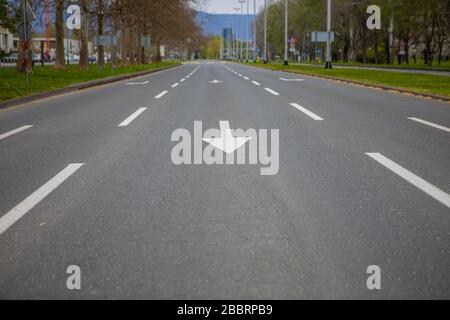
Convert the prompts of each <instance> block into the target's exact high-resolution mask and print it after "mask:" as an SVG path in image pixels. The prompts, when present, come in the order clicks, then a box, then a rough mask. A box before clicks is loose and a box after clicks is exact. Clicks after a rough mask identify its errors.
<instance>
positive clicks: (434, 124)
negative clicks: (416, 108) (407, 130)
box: [408, 117, 450, 132]
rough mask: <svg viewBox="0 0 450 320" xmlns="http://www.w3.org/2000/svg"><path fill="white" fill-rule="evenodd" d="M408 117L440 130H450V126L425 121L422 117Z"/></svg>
mask: <svg viewBox="0 0 450 320" xmlns="http://www.w3.org/2000/svg"><path fill="white" fill-rule="evenodd" d="M408 119H409V120H411V121H415V122H418V123H421V124H424V125H427V126H430V127H433V128H436V129H440V130H443V131H446V132H450V128H447V127H444V126H441V125H439V124H436V123H433V122H429V121H425V120H422V119H419V118H414V117H411V118H408Z"/></svg>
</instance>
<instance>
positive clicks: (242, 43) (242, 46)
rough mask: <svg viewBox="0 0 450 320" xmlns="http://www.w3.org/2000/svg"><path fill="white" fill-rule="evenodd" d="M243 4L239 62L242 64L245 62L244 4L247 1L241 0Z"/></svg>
mask: <svg viewBox="0 0 450 320" xmlns="http://www.w3.org/2000/svg"><path fill="white" fill-rule="evenodd" d="M238 2H239V3H240V4H241V18H240V22H241V30H240V31H241V46H240V54H239V58H240V59H239V60H240V61H241V62H242V61H243V60H244V42H243V41H242V36H243V35H244V21H243V20H244V19H243V17H244V3H245V0H239V1H238Z"/></svg>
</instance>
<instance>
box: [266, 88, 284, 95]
mask: <svg viewBox="0 0 450 320" xmlns="http://www.w3.org/2000/svg"><path fill="white" fill-rule="evenodd" d="M264 90H266V91H267V92H270V93H271V94H273V95H274V96H279V95H280V94H279V93H278V92H276V91H274V90H272V89H270V88H264Z"/></svg>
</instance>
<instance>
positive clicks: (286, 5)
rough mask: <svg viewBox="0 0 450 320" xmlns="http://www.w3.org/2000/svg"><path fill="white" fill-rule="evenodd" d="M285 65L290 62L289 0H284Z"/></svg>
mask: <svg viewBox="0 0 450 320" xmlns="http://www.w3.org/2000/svg"><path fill="white" fill-rule="evenodd" d="M284 65H285V66H287V65H289V62H288V0H285V1H284Z"/></svg>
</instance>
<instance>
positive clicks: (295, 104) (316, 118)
mask: <svg viewBox="0 0 450 320" xmlns="http://www.w3.org/2000/svg"><path fill="white" fill-rule="evenodd" d="M291 106H293V107H294V108H295V109H297V110H299V111H301V112H303V113H304V114H306V115H307V116H308V117H310V118H312V119H314V120H316V121H323V118H321V117H319V116H318V115H317V114H315V113H314V112H311V111H309V110H308V109H306V108H305V107H302V106H301V105H299V104H297V103H291Z"/></svg>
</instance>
